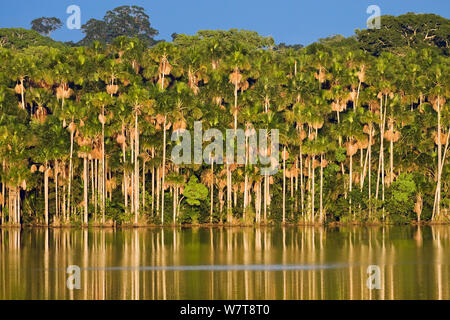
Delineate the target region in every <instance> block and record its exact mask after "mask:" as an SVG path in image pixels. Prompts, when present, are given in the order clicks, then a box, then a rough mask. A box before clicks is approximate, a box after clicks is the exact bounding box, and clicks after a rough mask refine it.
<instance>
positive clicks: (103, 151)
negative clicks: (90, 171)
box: [101, 106, 106, 224]
mask: <svg viewBox="0 0 450 320" xmlns="http://www.w3.org/2000/svg"><path fill="white" fill-rule="evenodd" d="M102 116H103V119H105V107H104V106H102ZM101 184H102V224H104V223H105V202H106V196H105V121H102V181H101Z"/></svg>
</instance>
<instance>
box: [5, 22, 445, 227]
mask: <svg viewBox="0 0 450 320" xmlns="http://www.w3.org/2000/svg"><path fill="white" fill-rule="evenodd" d="M427 17H428V18H430V17H429V16H428V15H427ZM436 17H437V16H436ZM428 18H427V19H428ZM111 19H112V18H111ZM402 19H403V18H402ZM437 19H438V21H441V18H440V17H439V18H437ZM108 21H110V20H108ZM408 21H409V20H408ZM424 21H425V22H426V21H429V20H424ZM446 21H448V20H446ZM446 21H441V22H439V23H440V24H439V28H443V27H442V26H445V25H446V23H447V22H446ZM425 22H423V23H422V25H423V24H424V23H425ZM444 22H445V23H444ZM426 23H429V22H426ZM147 26H148V25H147ZM407 26H408V28H414V27H413V26H412V23H409V24H407ZM401 28H404V27H401ZM432 29H435V28H432ZM389 30H390V31H389ZM389 30H387V29H385V30H383V29H380V31H373V32H369V33H364V34H363V35H361V34H360V35H357V37H356V38H354V37H352V38H343V37H340V36H334V37H331V38H328V39H322V40H320V41H319V42H317V43H314V44H311V45H309V46H307V47H304V48H300V47H296V48H295V47H289V46H277V45H276V44H275V42H274V39H272V38H270V37H264V36H261V35H259V34H257V33H256V32H252V31H246V30H229V31H222V30H217V31H209V30H203V31H199V32H198V33H197V34H195V35H192V36H191V35H174V39H173V42H163V41H161V42H158V43H156V44H155V45H153V46H150V47H149V43H148V41H149V38H148V37H147V36H148V35H149V33H146V34H147V36H146V38H144V39H141V38H139V37H128V36H120V37H117V38H115V39H112V40H111V42H110V43H101V42H99V41H93V42H92V43H91V44H90V45H89V46H78V47H69V46H62V47H58V46H56V45H55V46H51V45H48V46H46V45H42V44H41V45H37V44H36V45H30V46H29V47H26V46H24V45H25V43H21V42H20V41H19V40H21V41H22V40H23V39H21V38H20V37H18V38H14V39H15V40H14V41H15V42H14V45H5V46H4V47H3V48H0V59H1V61H2V64H0V137H1V139H0V163H1V171H0V178H1V180H0V181H1V197H0V208H1V220H0V223H1V224H8V225H19V224H38V225H54V226H61V225H74V224H75V225H84V226H87V225H114V224H128V225H135V226H138V225H148V224H154V225H156V224H158V225H160V224H176V225H177V224H186V223H193V224H196V223H216V224H231V225H235V224H237V225H254V224H272V223H276V222H281V223H302V224H324V223H329V222H344V223H360V222H367V223H405V222H411V221H415V222H416V223H420V222H422V221H424V220H425V221H428V222H448V221H450V197H449V195H450V165H449V162H448V154H449V153H448V150H449V142H450V108H449V99H450V81H449V80H450V79H449V74H450V73H449V67H450V64H449V62H450V60H449V59H450V57H449V56H448V54H447V51H446V49H447V44H446V42H445V41H444V40H442V39H448V33H447V34H445V33H444V34H442V33H440V32H441V31H440V30H441V29H439V30H436V31H433V30H428V31H426V30H425V29H417V30H416V37H415V38H411V37H409V38H408V39H409V43H408V41H407V40H405V39H406V38H404V37H403V36H401V35H400V36H399V35H397V36H396V37H394V36H392V39H393V40H392V43H391V44H392V45H391V46H386V47H379V46H378V45H377V44H375V45H374V47H372V46H371V45H370V41H372V40H370V41H369V42H367V43H366V42H365V41H366V40H365V39H366V38H364V37H365V35H367V37H369V35H370V37H374V34H376V33H377V32H381V35H382V36H383V37H387V38H389V39H391V36H389V32H393V33H398V32H401V31H399V30H397V31H396V30H395V29H389ZM33 32H34V31H33ZM424 32H425V34H424ZM426 32H428V36H426V34H427V33H426ZM144 33H145V32H144ZM30 34H33V33H30ZM36 34H37V33H36V32H34V36H35V37H36V39H37V40H36V41H37V42H38V41H44V40H43V39H42V38H39V37H40V36H39V35H37V36H36ZM413 34H414V33H413ZM38 36H39V37H38ZM429 37H433V38H432V40H430V39H429ZM22 38H25V36H24V37H22ZM422 38H423V41H422V40H420V39H422ZM45 39H49V38H45ZM383 39H384V38H383ZM396 39H397V40H396ZM401 39H403V40H402V41H403V42H402V41H400V40H401ZM412 39H413V40H412ZM8 41H11V40H10V39H9V38H8ZM405 41H406V42H405ZM383 42H384V40H383ZM8 43H11V42H8ZM405 43H406V44H407V45H405ZM18 44H21V45H20V46H19V45H18ZM397 45H398V46H397ZM365 46H367V47H365ZM394 48H395V50H394ZM195 121H201V122H202V125H203V127H204V129H208V128H215V129H218V130H219V131H220V132H223V131H225V130H227V129H234V130H237V129H239V128H245V129H248V130H249V133H248V137H250V136H251V132H257V131H258V130H259V129H277V130H278V131H279V137H280V139H279V144H278V146H279V150H280V157H278V158H276V159H275V155H272V154H269V151H268V150H267V148H264V147H261V146H260V147H259V150H260V151H261V152H263V153H264V154H265V155H266V156H267V157H269V159H270V163H271V165H273V166H277V168H278V171H277V173H276V174H275V175H271V176H269V175H261V168H262V167H263V164H262V163H257V164H251V163H249V162H245V164H236V163H217V162H214V161H212V162H211V161H210V163H203V164H182V165H180V164H177V163H175V162H174V161H172V159H171V156H170V155H171V151H172V150H173V148H174V146H175V145H176V141H175V140H172V139H171V134H172V133H173V132H174V131H177V130H192V129H193V126H194V122H195ZM248 140H249V139H247V140H246V141H245V142H243V143H242V144H243V145H244V147H245V148H246V149H247V156H246V157H249V155H248V154H250V147H249V145H248ZM204 145H207V143H206V142H205V143H204ZM210 158H213V156H212V155H211V157H210Z"/></svg>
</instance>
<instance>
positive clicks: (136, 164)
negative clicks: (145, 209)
mask: <svg viewBox="0 0 450 320" xmlns="http://www.w3.org/2000/svg"><path fill="white" fill-rule="evenodd" d="M134 121H135V122H134V143H135V145H134V223H135V224H136V225H137V224H138V217H139V128H138V113H137V112H136V115H135V120H134Z"/></svg>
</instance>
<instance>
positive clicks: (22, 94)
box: [20, 78, 33, 115]
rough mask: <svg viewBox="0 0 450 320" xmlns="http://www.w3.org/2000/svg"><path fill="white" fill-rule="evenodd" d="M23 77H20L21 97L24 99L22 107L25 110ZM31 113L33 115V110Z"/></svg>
mask: <svg viewBox="0 0 450 320" xmlns="http://www.w3.org/2000/svg"><path fill="white" fill-rule="evenodd" d="M23 89H24V87H23V78H20V97H21V99H22V109H24V110H25V94H24V92H23ZM31 115H33V110H31Z"/></svg>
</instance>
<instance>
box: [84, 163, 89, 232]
mask: <svg viewBox="0 0 450 320" xmlns="http://www.w3.org/2000/svg"><path fill="white" fill-rule="evenodd" d="M83 166H84V168H83V171H84V172H83V182H84V224H85V225H87V224H88V208H89V199H88V188H89V175H88V170H89V163H88V159H87V157H84V158H83Z"/></svg>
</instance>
